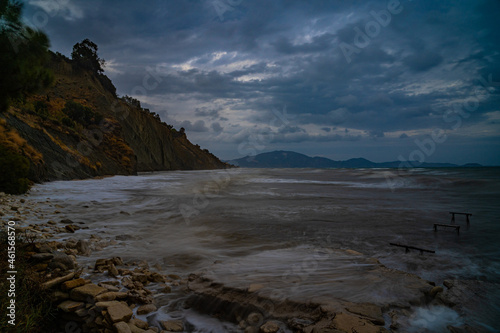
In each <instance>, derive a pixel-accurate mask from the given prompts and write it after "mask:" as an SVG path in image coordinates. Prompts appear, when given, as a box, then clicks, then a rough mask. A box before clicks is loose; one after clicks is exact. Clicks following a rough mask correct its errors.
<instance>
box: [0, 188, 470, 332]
mask: <svg viewBox="0 0 500 333" xmlns="http://www.w3.org/2000/svg"><path fill="white" fill-rule="evenodd" d="M46 203H49V202H46ZM49 204H50V203H49ZM0 207H1V208H2V211H6V212H9V210H10V214H5V213H2V216H0V217H1V218H2V220H3V225H4V226H5V224H6V222H7V218H9V217H11V219H10V218H9V219H8V220H13V221H15V222H16V224H17V231H18V234H20V233H24V237H25V239H28V238H30V239H32V240H34V244H35V245H34V246H35V248H34V251H33V253H31V254H30V255H31V257H30V260H31V261H32V263H33V269H34V270H35V271H37V274H38V275H40V276H42V277H43V278H44V279H45V280H47V281H46V282H45V289H48V290H51V291H52V297H53V302H54V303H55V304H56V305H57V307H58V309H59V310H58V316H59V317H60V319H61V320H64V321H65V322H64V323H63V328H64V327H67V325H76V327H82V328H84V332H85V331H88V332H106V333H108V332H118V333H122V332H129V331H130V332H148V333H150V332H162V330H164V331H166V332H169V331H172V332H184V331H188V332H189V331H190V329H192V326H193V325H192V324H191V323H189V321H182V320H180V319H175V318H172V317H171V316H169V311H170V312H171V313H175V312H176V311H177V310H178V309H177V308H175V306H177V307H180V308H182V307H185V306H187V307H188V308H189V309H195V310H198V311H200V312H201V313H202V314H203V315H206V316H212V317H215V318H218V319H223V320H225V321H224V322H221V325H224V324H228V325H231V329H236V328H237V327H238V328H239V329H240V331H241V332H249V333H250V332H287V330H288V331H290V332H291V331H294V332H295V331H296V332H308V333H311V332H350V331H351V330H352V329H356V331H357V332H389V331H396V332H397V331H399V330H398V328H403V329H404V328H405V326H406V325H407V324H408V318H409V317H410V316H411V315H412V313H411V310H412V306H424V307H449V308H451V307H453V306H456V305H455V304H454V302H453V301H452V300H449V299H447V298H448V296H449V294H450V290H452V289H453V283H452V282H448V283H445V286H444V288H446V291H445V290H444V288H443V287H441V286H435V285H434V284H433V283H432V282H428V281H424V280H422V279H420V278H419V277H417V276H415V275H412V274H408V273H404V272H399V273H402V274H404V275H407V276H411V279H415V280H422V282H423V284H422V285H423V286H424V287H423V289H425V290H422V291H421V297H420V298H419V299H415V300H414V301H412V302H410V303H413V304H407V305H406V306H405V305H404V304H401V306H399V307H390V306H378V305H375V304H370V303H352V302H346V301H342V300H340V299H334V300H332V301H331V302H329V304H320V303H310V302H309V303H303V302H302V303H301V302H296V301H291V300H288V299H287V298H281V299H280V298H278V299H276V298H272V297H267V296H266V295H263V293H262V292H263V290H264V289H263V288H262V286H259V285H250V286H248V288H234V287H230V286H226V285H222V284H221V283H218V281H212V280H210V279H208V278H206V277H204V276H202V275H196V274H190V275H188V276H183V277H180V276H178V275H175V274H168V273H167V274H162V273H160V272H161V271H163V267H159V266H156V265H155V267H151V268H150V267H149V264H148V263H147V262H146V261H141V262H123V261H122V259H121V258H119V257H113V258H106V256H105V248H106V247H107V246H110V245H116V244H117V242H116V240H115V239H110V237H107V238H101V237H100V236H96V235H92V236H91V237H90V238H89V239H79V240H78V239H76V238H75V239H71V238H70V239H68V240H66V241H61V240H51V239H52V238H53V237H54V236H56V235H64V236H70V235H71V234H74V233H76V234H78V230H80V229H88V227H86V226H85V223H83V222H81V223H75V222H73V221H71V220H69V219H62V218H61V219H59V218H58V220H59V221H58V222H56V221H54V220H49V221H47V217H46V216H44V215H43V213H42V212H41V211H40V209H39V207H37V206H36V205H35V204H34V203H31V202H30V201H29V196H28V195H24V196H11V195H3V196H0ZM54 209H55V210H54V213H53V214H52V215H53V216H51V218H53V219H55V218H54V217H57V216H58V215H59V214H61V215H60V216H61V217H62V215H63V214H62V212H61V210H63V209H64V207H61V206H60V207H58V206H57V205H55V206H54ZM12 213H13V214H12ZM35 217H36V218H37V219H39V220H45V221H47V222H44V223H38V222H33V221H31V223H30V219H34V218H35ZM348 251H351V252H352V253H353V255H356V252H355V251H352V250H346V252H348ZM90 252H94V253H101V254H102V256H100V258H101V259H98V260H97V261H96V262H95V263H94V264H92V265H88V264H87V265H84V264H82V262H86V261H87V262H88V260H85V258H86V256H88V255H89V254H90ZM374 260H376V259H374ZM379 264H380V263H379ZM380 265H381V264H380ZM381 267H385V266H383V265H381ZM425 285H427V287H425ZM172 306H174V307H172ZM163 319H166V320H163ZM229 322H231V323H232V324H229ZM125 326H127V327H125ZM449 331H450V332H477V331H476V330H475V329H473V328H471V327H469V326H467V325H466V324H465V325H462V327H461V328H455V327H450V328H449Z"/></svg>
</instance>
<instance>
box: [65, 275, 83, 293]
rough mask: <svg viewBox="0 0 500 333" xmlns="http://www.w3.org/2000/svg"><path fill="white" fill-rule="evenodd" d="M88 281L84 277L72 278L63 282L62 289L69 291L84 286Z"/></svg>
mask: <svg viewBox="0 0 500 333" xmlns="http://www.w3.org/2000/svg"><path fill="white" fill-rule="evenodd" d="M86 283H87V282H86V281H85V279H82V278H79V279H75V280H70V281H66V282H64V283H62V284H61V289H62V290H64V291H67V290H71V289H74V288H76V287H80V286H83V285H84V284H86Z"/></svg>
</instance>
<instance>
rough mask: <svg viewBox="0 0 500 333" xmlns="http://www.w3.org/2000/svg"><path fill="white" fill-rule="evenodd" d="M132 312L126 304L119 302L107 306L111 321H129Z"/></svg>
mask: <svg viewBox="0 0 500 333" xmlns="http://www.w3.org/2000/svg"><path fill="white" fill-rule="evenodd" d="M132 314H133V312H132V310H130V308H129V307H128V306H126V305H124V304H121V303H120V304H116V305H112V306H110V307H108V316H109V319H110V320H111V321H112V322H113V323H117V322H120V321H129V320H130V318H132ZM127 327H128V326H127Z"/></svg>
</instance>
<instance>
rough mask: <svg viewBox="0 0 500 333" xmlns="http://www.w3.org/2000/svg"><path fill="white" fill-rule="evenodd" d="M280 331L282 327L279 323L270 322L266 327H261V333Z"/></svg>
mask: <svg viewBox="0 0 500 333" xmlns="http://www.w3.org/2000/svg"><path fill="white" fill-rule="evenodd" d="M279 330H280V327H279V326H278V324H277V323H275V322H273V321H268V322H267V323H265V324H264V325H262V326H261V327H260V331H259V332H261V333H276V332H278V331H279Z"/></svg>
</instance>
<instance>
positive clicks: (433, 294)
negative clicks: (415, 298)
mask: <svg viewBox="0 0 500 333" xmlns="http://www.w3.org/2000/svg"><path fill="white" fill-rule="evenodd" d="M443 290H444V289H443V287H440V286H437V287H433V288H432V289H431V290H430V291H429V296H431V297H436V295H437V294H438V293H440V292H443Z"/></svg>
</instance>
